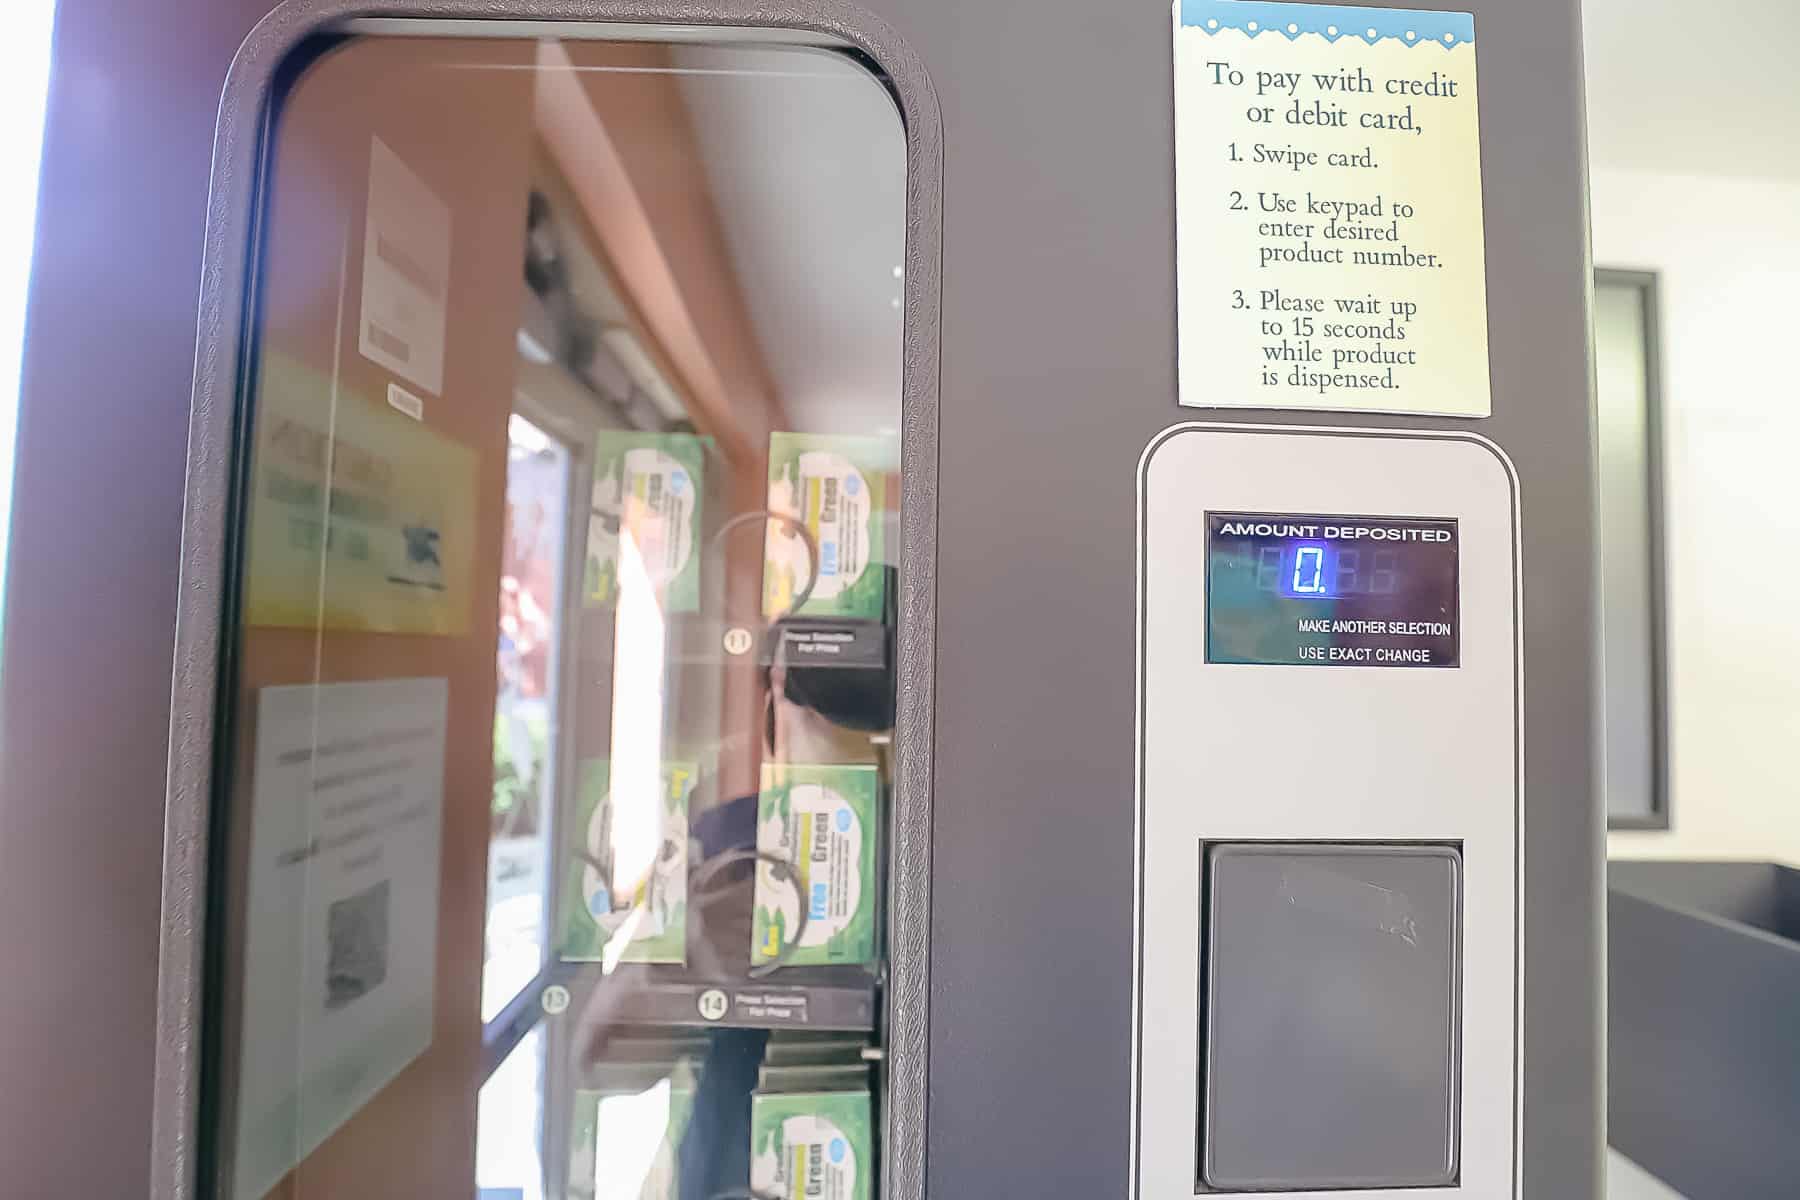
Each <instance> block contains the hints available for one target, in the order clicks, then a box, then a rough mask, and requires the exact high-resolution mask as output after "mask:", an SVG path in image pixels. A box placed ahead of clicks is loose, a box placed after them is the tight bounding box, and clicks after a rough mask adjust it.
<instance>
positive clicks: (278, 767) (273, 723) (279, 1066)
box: [232, 679, 449, 1196]
mask: <svg viewBox="0 0 1800 1200" xmlns="http://www.w3.org/2000/svg"><path fill="white" fill-rule="evenodd" d="M448 701H449V685H448V683H447V681H445V680H443V679H396V680H383V681H380V682H376V683H346V684H330V685H321V686H318V687H312V686H301V687H273V688H264V689H263V690H262V692H261V693H260V694H259V696H258V704H257V713H256V757H255V776H254V786H253V799H252V812H251V813H250V819H251V832H250V865H249V884H248V888H249V907H248V919H247V922H246V927H245V930H244V948H243V959H244V985H243V987H244V990H243V1020H242V1033H241V1036H240V1037H239V1041H238V1049H239V1067H238V1071H239V1077H238V1081H237V1089H236V1090H237V1114H236V1116H237V1119H236V1122H235V1147H234V1153H233V1155H232V1163H233V1177H234V1186H233V1188H232V1194H233V1195H235V1196H262V1195H264V1194H265V1193H267V1192H268V1190H269V1189H270V1188H271V1187H273V1186H274V1185H275V1184H276V1183H277V1182H278V1181H279V1180H280V1179H281V1177H282V1176H283V1175H284V1174H286V1173H287V1171H288V1170H289V1169H291V1168H292V1167H293V1166H294V1165H295V1164H296V1163H298V1162H299V1161H300V1160H301V1159H303V1158H305V1157H306V1155H307V1154H309V1153H311V1152H312V1150H313V1149H314V1148H315V1147H317V1146H318V1145H319V1143H321V1142H323V1141H324V1140H325V1138H326V1137H327V1136H329V1135H330V1134H331V1132H332V1131H333V1130H334V1129H336V1128H337V1127H338V1126H340V1125H342V1124H343V1123H344V1122H345V1121H346V1120H348V1119H349V1118H350V1116H351V1115H352V1114H354V1113H355V1112H356V1110H357V1109H359V1108H360V1107H362V1105H364V1104H365V1103H367V1102H368V1100H369V1099H370V1097H372V1096H374V1095H375V1093H376V1092H378V1091H380V1090H381V1089H382V1087H384V1086H385V1085H386V1084H387V1083H388V1081H389V1080H391V1079H393V1077H394V1076H395V1075H397V1074H399V1073H400V1070H401V1069H402V1068H403V1067H405V1066H406V1064H407V1063H409V1062H411V1061H412V1060H413V1059H414V1058H415V1057H417V1056H418V1055H419V1054H420V1053H421V1052H422V1051H424V1049H425V1048H426V1046H428V1045H429V1044H430V1042H431V1026H432V1012H433V995H434V991H435V987H436V975H437V913H438V853H439V842H440V840H441V836H442V825H443V797H444V723H445V716H446V709H447V705H448Z"/></svg>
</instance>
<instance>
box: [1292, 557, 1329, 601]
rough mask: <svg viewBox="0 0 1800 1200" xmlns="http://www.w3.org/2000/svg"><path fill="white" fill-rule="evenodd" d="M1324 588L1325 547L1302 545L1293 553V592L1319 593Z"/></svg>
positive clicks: (1297, 593)
mask: <svg viewBox="0 0 1800 1200" xmlns="http://www.w3.org/2000/svg"><path fill="white" fill-rule="evenodd" d="M1324 590H1325V548H1324V547H1323V546H1302V547H1300V549H1299V550H1297V551H1295V553H1294V594H1295V595H1297V596H1299V595H1314V596H1316V595H1319V594H1320V593H1322V592H1323V591H1324Z"/></svg>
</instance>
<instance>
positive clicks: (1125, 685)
mask: <svg viewBox="0 0 1800 1200" xmlns="http://www.w3.org/2000/svg"><path fill="white" fill-rule="evenodd" d="M1434 7H1443V8H1453V9H1459V10H1465V11H1466V10H1471V9H1472V10H1473V12H1474V14H1475V21H1476V26H1477V28H1478V29H1479V31H1480V51H1479V53H1480V64H1481V66H1480V73H1481V117H1482V129H1483V163H1482V176H1483V178H1484V179H1485V180H1486V181H1487V196H1488V204H1487V214H1486V226H1487V243H1488V293H1489V297H1490V303H1489V310H1490V318H1489V324H1490V331H1491V350H1492V364H1493V365H1492V378H1493V396H1494V414H1495V415H1494V416H1493V417H1492V418H1490V419H1488V420H1485V421H1479V422H1446V421H1433V420H1429V419H1422V418H1421V419H1410V420H1409V419H1405V418H1401V419H1397V420H1396V419H1386V418H1373V419H1365V418H1359V417H1341V418H1340V417H1338V416H1333V417H1332V421H1333V423H1342V424H1363V425H1384V426H1385V425H1394V424H1404V425H1410V426H1415V427H1421V428H1427V427H1428V428H1433V429H1442V428H1445V427H1451V428H1465V429H1473V430H1476V431H1478V432H1480V433H1482V434H1484V435H1486V436H1487V437H1490V438H1492V439H1493V440H1494V441H1496V442H1497V443H1499V444H1500V445H1501V446H1502V447H1503V448H1504V449H1505V450H1506V452H1507V453H1508V455H1509V456H1510V457H1511V458H1512V459H1513V461H1514V462H1515V463H1516V464H1517V467H1518V471H1519V475H1520V481H1521V488H1520V492H1521V496H1522V529H1523V531H1524V542H1523V573H1524V604H1525V620H1524V643H1525V648H1526V664H1525V672H1524V678H1525V688H1526V693H1525V694H1526V702H1525V706H1526V715H1525V721H1526V732H1525V745H1526V747H1527V750H1526V763H1525V772H1526V779H1525V795H1526V814H1525V828H1526V850H1525V861H1526V864H1527V866H1526V878H1525V891H1526V905H1527V910H1526V924H1527V927H1526V935H1525V944H1526V946H1527V947H1528V950H1527V963H1526V969H1525V983H1524V986H1525V993H1526V1000H1525V1031H1526V1032H1525V1063H1524V1087H1525V1101H1524V1134H1523V1153H1522V1160H1523V1164H1524V1166H1523V1170H1524V1186H1523V1193H1524V1195H1525V1196H1527V1197H1532V1198H1534V1200H1535V1198H1540V1197H1541V1198H1543V1200H1565V1198H1580V1197H1593V1196H1597V1195H1598V1194H1599V1193H1600V1188H1601V1178H1602V1145H1603V1141H1604V1139H1603V1137H1602V1132H1601V1131H1602V1124H1601V1120H1602V1117H1601V1102H1600V1089H1601V1074H1600V1072H1601V1060H1600V1014H1601V991H1600V978H1599V958H1600V952H1601V924H1600V922H1601V919H1602V918H1601V907H1600V889H1601V880H1600V861H1601V856H1602V845H1603V841H1602V838H1603V830H1602V824H1603V816H1602V813H1601V810H1600V807H1599V803H1598V794H1597V788H1596V782H1597V781H1596V776H1595V768H1594V754H1593V750H1594V741H1593V739H1594V712H1595V708H1594V705H1595V699H1596V692H1595V671H1594V663H1593V658H1594V637H1595V608H1594V584H1595V564H1594V558H1593V550H1594V539H1593V528H1592V519H1591V515H1590V514H1591V513H1592V511H1593V449H1592V447H1593V442H1592V418H1591V405H1590V390H1589V389H1590V371H1589V363H1588V337H1587V318H1586V313H1587V299H1588V295H1587V293H1588V288H1589V284H1588V261H1589V256H1588V243H1587V213H1586V199H1585V196H1586V179H1585V159H1584V145H1583V132H1582V131H1583V115H1582V102H1581V92H1580V67H1581V58H1580V47H1579V39H1578V35H1577V12H1576V5H1575V3H1574V2H1573V0H1529V2H1527V0H1474V2H1472V3H1447V4H1442V5H1437V6H1434ZM952 8H953V9H954V17H953V18H952V17H950V16H948V15H945V14H946V13H948V12H949V11H950V10H951V9H952ZM904 11H905V13H906V14H907V15H904V16H902V15H896V17H895V24H896V26H897V27H898V28H899V29H900V31H901V33H902V34H903V36H905V37H906V38H907V39H908V41H910V42H911V43H912V45H913V46H914V48H915V49H917V50H918V51H919V53H920V56H921V57H922V58H923V59H924V60H925V62H926V63H927V64H928V66H929V67H930V69H931V71H932V74H933V77H934V78H935V80H936V81H937V84H938V95H939V99H940V100H941V101H942V104H943V113H944V131H945V171H944V177H945V186H946V203H945V226H944V251H945V277H944V278H945V287H946V291H945V295H944V330H943V341H944V346H943V364H944V379H943V394H944V404H943V422H942V424H943V452H942V463H941V466H942V472H941V481H942V489H943V490H942V496H941V502H942V505H943V512H944V519H943V520H942V522H941V528H940V534H939V558H938V583H939V595H940V598H941V600H942V603H941V605H940V610H939V618H938V630H939V655H938V661H939V675H938V708H937V725H938V740H937V759H936V764H935V773H936V789H935V816H934V822H935V827H934V837H933V843H934V847H935V854H934V858H933V866H934V869H935V872H936V876H935V880H934V883H933V889H932V896H933V937H932V954H933V959H932V986H933V1001H932V1012H931V1036H932V1058H931V1070H932V1076H931V1098H932V1103H931V1108H930V1112H929V1117H928V1119H929V1122H930V1133H929V1145H930V1173H929V1185H930V1186H929V1190H930V1191H932V1192H933V1193H936V1194H941V1195H945V1196H956V1195H962V1194H967V1193H970V1192H974V1191H978V1190H979V1189H980V1188H981V1187H982V1186H983V1185H984V1184H987V1185H990V1186H1004V1188H1005V1190H1006V1191H1007V1192H1008V1194H1016V1195H1046V1196H1109V1195H1117V1194H1118V1192H1119V1190H1120V1185H1119V1180H1120V1179H1122V1178H1124V1177H1125V1173H1126V1154H1127V1147H1126V1141H1127V1136H1128V1131H1127V1120H1128V1104H1127V1093H1128V1088H1129V1081H1128V1077H1127V1076H1128V1064H1127V1056H1126V1055H1124V1054H1123V1053H1121V1051H1120V1047H1121V1046H1123V1045H1125V1044H1126V1043H1127V1041H1128V1039H1129V1036H1130V1031H1129V1005H1130V997H1129V988H1128V987H1126V986H1125V985H1124V984H1123V982H1122V981H1123V979H1124V978H1125V976H1126V973H1127V972H1128V971H1129V970H1130V945H1129V941H1130V938H1129V930H1130V928H1131V896H1130V887H1129V880H1130V857H1131V838H1130V824H1131V822H1130V812H1129V805H1130V798H1131V795H1132V788H1133V780H1132V773H1131V761H1130V749H1131V745H1132V680H1131V679H1130V678H1129V676H1128V675H1127V674H1126V673H1125V672H1123V671H1122V670H1121V668H1120V664H1121V663H1122V662H1123V661H1124V659H1125V658H1126V657H1127V656H1129V655H1130V653H1131V647H1132V639H1133V628H1132V617H1133V614H1132V604H1131V590H1132V589H1131V579H1132V575H1133V540H1134V539H1133V533H1132V527H1131V526H1132V519H1133V512H1134V471H1133V465H1134V464H1135V462H1136V460H1137V458H1138V455H1139V454H1140V453H1141V452H1142V450H1143V448H1144V446H1145V444H1146V443H1147V442H1148V441H1149V440H1150V438H1151V437H1152V436H1153V435H1154V433H1155V432H1156V431H1157V430H1159V429H1160V428H1162V427H1164V426H1165V425H1168V424H1170V423H1173V422H1175V421H1177V420H1179V419H1182V418H1184V417H1191V416H1197V415H1202V414H1195V413H1191V412H1182V411H1179V410H1177V408H1176V406H1175V377H1174V359H1175V341H1174V265H1173V254H1172V244H1173V242H1172V239H1173V224H1174V208H1173V153H1172V136H1173V135H1172V123H1173V112H1172V103H1171V90H1172V81H1171V78H1170V70H1171V50H1170V30H1169V19H1168V7H1167V5H1166V4H1165V3H1161V2H1160V0H1133V2H1131V3H1128V4H1114V5H1092V4H1084V3H1072V2H1057V3H1046V2H1044V0H1036V2H1033V3H1027V2H1025V0H991V2H988V3H982V4H967V3H964V4H960V5H951V4H949V3H946V4H944V5H942V6H939V5H931V6H927V5H925V4H922V3H916V2H915V3H914V4H912V5H911V6H909V7H908V8H907V9H906V10H904ZM1204 415H1206V416H1207V418H1208V419H1213V417H1214V414H1204ZM1225 419H1230V420H1238V419H1242V420H1246V421H1278V422H1287V423H1301V424H1306V423H1316V421H1317V417H1316V416H1312V415H1309V414H1265V413H1255V412H1245V413H1242V414H1239V413H1236V412H1233V413H1232V414H1230V415H1229V417H1227V418H1225ZM990 981H991V982H990ZM1046 1047H1055V1051H1054V1053H1050V1052H1047V1050H1046Z"/></svg>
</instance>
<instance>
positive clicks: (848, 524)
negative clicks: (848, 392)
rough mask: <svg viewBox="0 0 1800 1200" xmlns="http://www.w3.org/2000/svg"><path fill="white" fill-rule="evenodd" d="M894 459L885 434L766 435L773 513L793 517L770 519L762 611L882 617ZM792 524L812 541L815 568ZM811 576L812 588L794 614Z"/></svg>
mask: <svg viewBox="0 0 1800 1200" xmlns="http://www.w3.org/2000/svg"><path fill="white" fill-rule="evenodd" d="M892 460H893V443H892V442H890V441H887V440H885V439H881V438H857V437H826V436H823V435H818V434H805V433H774V434H770V435H769V511H770V512H771V513H778V514H781V515H782V516H785V517H788V518H789V520H786V521H783V520H773V519H772V520H770V521H769V522H768V536H767V538H766V540H765V542H764V548H763V613H764V614H765V615H767V616H771V617H775V616H786V615H798V616H807V617H856V618H861V619H866V620H871V621H879V620H880V619H881V617H882V613H883V603H884V595H883V590H884V587H885V584H884V581H883V572H882V569H881V568H882V564H883V563H884V562H885V560H886V555H885V550H884V547H883V546H882V525H883V518H884V517H885V516H886V512H887V509H886V499H885V495H884V493H885V492H886V486H885V483H886V479H887V472H888V471H889V470H890V469H891V465H892ZM793 522H798V523H799V524H800V525H802V526H804V527H805V529H806V532H807V534H808V535H809V536H810V537H811V539H812V544H813V546H814V547H815V548H816V551H817V559H818V562H817V569H816V570H815V569H814V563H813V557H814V556H813V554H811V553H809V552H808V550H807V544H806V538H804V537H802V536H801V535H800V533H799V531H798V530H797V529H795V528H794V524H793ZM808 579H811V580H812V591H811V593H810V594H809V595H808V596H807V597H806V602H805V603H804V604H802V605H801V606H800V609H799V611H798V613H797V614H790V613H789V609H790V608H791V607H792V605H793V603H794V601H795V599H796V598H797V597H798V596H799V595H800V593H801V592H802V591H805V589H806V583H807V580H808Z"/></svg>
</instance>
